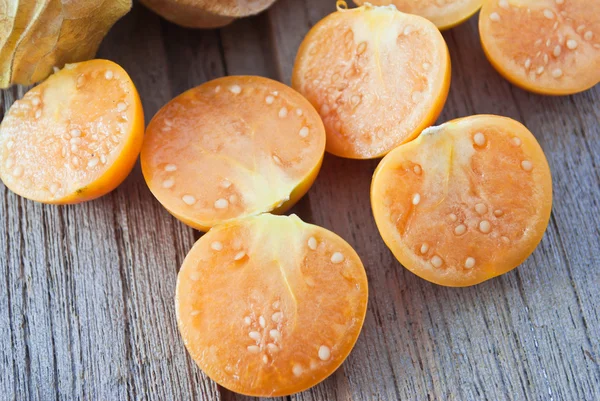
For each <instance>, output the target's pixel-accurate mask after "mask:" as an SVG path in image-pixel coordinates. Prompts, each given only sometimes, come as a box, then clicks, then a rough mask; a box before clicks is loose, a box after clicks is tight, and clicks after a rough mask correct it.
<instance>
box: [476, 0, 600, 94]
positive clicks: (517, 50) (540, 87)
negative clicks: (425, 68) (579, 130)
mask: <svg viewBox="0 0 600 401" xmlns="http://www.w3.org/2000/svg"><path fill="white" fill-rule="evenodd" d="M479 32H480V35H481V43H482V44H483V50H484V51H485V53H486V55H487V57H488V59H489V60H490V62H491V63H492V65H493V66H494V68H496V70H498V72H499V73H500V74H501V75H503V76H504V77H505V78H506V79H508V80H509V81H510V82H512V83H513V84H515V85H517V86H519V87H521V88H523V89H525V90H528V91H532V92H536V93H541V94H546V95H568V94H573V93H578V92H582V91H584V90H587V89H589V88H591V87H592V86H594V85H596V84H597V83H598V82H600V2H599V1H587V0H545V1H539V0H487V1H486V2H485V3H484V5H483V8H482V9H481V14H480V15H479Z"/></svg>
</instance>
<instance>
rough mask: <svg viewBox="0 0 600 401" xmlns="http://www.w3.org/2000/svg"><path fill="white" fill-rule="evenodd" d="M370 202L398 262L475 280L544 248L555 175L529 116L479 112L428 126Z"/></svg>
mask: <svg viewBox="0 0 600 401" xmlns="http://www.w3.org/2000/svg"><path fill="white" fill-rule="evenodd" d="M371 202H372V207H373V213H374V216H375V221H376V223H377V227H378V228H379V231H380V233H381V236H382V237H383V239H384V241H385V243H386V244H387V245H388V247H389V248H390V249H391V250H392V252H393V253H394V255H395V256H396V258H397V259H398V260H399V261H400V263H402V264H403V265H404V266H405V267H406V268H407V269H409V270H410V271H412V272H413V273H415V274H417V275H418V276H420V277H422V278H424V279H426V280H429V281H431V282H434V283H437V284H441V285H446V286H456V287H457V286H468V285H473V284H477V283H480V282H483V281H485V280H488V279H490V278H492V277H495V276H498V275H501V274H503V273H506V272H508V271H510V270H512V269H513V268H515V267H516V266H518V265H519V264H521V263H522V262H523V261H524V260H525V259H526V258H527V257H528V256H529V255H530V254H531V253H532V252H533V250H534V249H535V248H536V247H537V245H538V243H539V242H540V240H541V239H542V236H543V234H544V231H545V230H546V227H547V225H548V221H549V218H550V211H551V208H552V179H551V175H550V169H549V167H548V163H547V161H546V158H545V156H544V153H543V151H542V149H541V148H540V146H539V144H538V143H537V141H536V140H535V138H534V136H533V135H532V134H531V133H530V132H529V131H528V130H527V129H526V128H525V127H524V126H523V125H521V124H520V123H518V122H516V121H514V120H511V119H509V118H504V117H498V116H487V115H480V116H472V117H467V118H463V119H459V120H455V121H451V122H449V123H446V124H443V125H441V126H439V127H433V128H430V129H427V130H425V131H424V132H423V133H422V134H421V135H420V136H419V137H418V138H417V139H416V140H414V141H413V142H410V143H408V144H405V145H402V146H400V147H398V148H397V149H395V150H394V151H393V152H391V153H390V154H389V155H388V156H386V157H385V158H384V159H383V160H382V162H381V163H380V165H379V166H378V168H377V170H376V172H375V175H374V178H373V183H372V188H371Z"/></svg>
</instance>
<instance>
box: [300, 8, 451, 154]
mask: <svg viewBox="0 0 600 401" xmlns="http://www.w3.org/2000/svg"><path fill="white" fill-rule="evenodd" d="M292 86H293V87H294V88H295V89H297V90H298V91H299V92H300V93H302V94H303V95H304V96H306V97H307V98H308V100H309V101H310V102H311V103H312V104H313V105H314V106H315V108H316V109H317V110H319V112H320V114H321V117H322V118H323V121H324V123H325V128H326V130H327V151H328V152H331V153H333V154H335V155H338V156H342V157H348V158H353V159H370V158H377V157H381V156H383V155H385V154H386V153H387V152H389V151H390V150H392V149H393V148H394V147H396V146H398V145H400V144H402V143H404V142H408V141H410V140H412V139H413V138H414V137H415V136H417V135H418V134H419V132H421V130H423V129H424V128H426V127H428V126H430V125H431V124H433V123H434V122H435V120H436V118H437V117H438V115H439V113H440V112H441V110H442V108H443V106H444V103H445V101H446V97H447V95H448V89H449V86H450V57H449V54H448V48H447V47H446V43H445V42H444V38H443V37H442V35H441V34H440V32H439V30H438V29H437V28H436V27H435V25H433V24H432V23H431V22H429V21H428V20H426V19H425V18H423V17H419V16H416V15H409V14H404V13H401V12H399V11H397V10H396V9H395V8H394V7H375V6H371V5H365V6H362V7H359V8H355V9H351V10H345V9H342V8H339V9H338V11H337V12H335V13H333V14H331V15H329V16H327V17H326V18H325V19H323V20H322V21H320V22H319V23H318V24H317V25H315V27H314V28H313V29H312V30H311V31H310V32H309V33H308V35H307V36H306V38H305V39H304V42H303V43H302V46H301V47H300V50H299V51H298V56H297V58H296V63H295V66H294V72H293V77H292Z"/></svg>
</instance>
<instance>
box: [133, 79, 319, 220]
mask: <svg viewBox="0 0 600 401" xmlns="http://www.w3.org/2000/svg"><path fill="white" fill-rule="evenodd" d="M324 152H325V130H324V128H323V123H322V121H321V119H320V118H319V115H318V114H317V112H316V111H315V109H314V108H313V107H312V106H311V105H310V103H309V102H308V101H307V100H306V99H304V98H303V97H302V96H301V95H300V94H299V93H297V92H296V91H294V90H293V89H292V88H290V87H288V86H286V85H283V84H281V83H279V82H276V81H273V80H270V79H267V78H261V77H243V76H239V77H226V78H220V79H216V80H213V81H210V82H207V83H205V84H203V85H200V86H198V87H196V88H194V89H191V90H189V91H187V92H185V93H183V94H182V95H179V96H178V97H176V98H175V99H173V100H172V101H171V102H169V103H168V104H167V105H166V106H164V107H163V108H162V109H161V110H160V111H159V112H158V113H157V114H156V116H155V117H154V118H153V119H152V121H151V122H150V125H148V128H147V131H146V139H145V141H144V145H143V147H142V156H141V161H142V171H143V173H144V177H145V179H146V182H147V183H148V186H149V187H150V190H151V191H152V193H153V194H154V196H156V198H157V199H158V200H159V201H160V202H161V203H162V204H163V206H164V207H165V208H167V210H168V211H169V212H170V213H171V214H173V215H174V216H175V217H177V218H178V219H180V220H181V221H183V222H184V223H186V224H189V225H190V226H192V227H195V228H197V229H199V230H203V231H206V230H208V229H209V228H210V227H212V226H214V225H215V224H218V223H221V222H224V221H227V220H231V219H236V218H240V217H245V216H252V215H257V214H260V213H265V212H272V211H275V212H277V213H282V212H284V211H286V210H287V209H289V208H290V207H291V206H292V205H293V204H294V203H296V202H297V201H298V200H299V199H300V198H301V197H302V196H303V195H304V194H305V193H306V192H307V191H308V189H309V188H310V186H311V185H312V183H313V182H314V180H315V178H316V176H317V173H318V172H319V169H320V168H321V162H322V160H323V154H324Z"/></svg>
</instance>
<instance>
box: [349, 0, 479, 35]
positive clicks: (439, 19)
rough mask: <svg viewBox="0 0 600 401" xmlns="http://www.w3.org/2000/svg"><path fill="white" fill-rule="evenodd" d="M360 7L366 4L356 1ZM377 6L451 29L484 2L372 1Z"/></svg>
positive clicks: (432, 0)
mask: <svg viewBox="0 0 600 401" xmlns="http://www.w3.org/2000/svg"><path fill="white" fill-rule="evenodd" d="M354 2H355V3H356V4H358V5H362V4H364V3H366V1H364V0H355V1H354ZM369 3H371V4H373V5H376V6H387V5H390V4H391V5H394V6H396V8H397V9H398V10H400V11H402V12H404V13H407V14H415V15H420V16H421V17H425V18H427V19H428V20H429V21H431V22H433V23H434V24H435V26H437V27H438V28H439V29H441V30H444V29H449V28H452V27H454V26H456V25H458V24H460V23H461V22H463V21H465V20H467V19H469V17H471V16H472V15H473V14H475V13H476V12H477V10H479V9H480V8H481V4H482V3H483V0H444V1H440V0H419V1H415V0H370V1H369Z"/></svg>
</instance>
